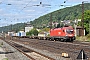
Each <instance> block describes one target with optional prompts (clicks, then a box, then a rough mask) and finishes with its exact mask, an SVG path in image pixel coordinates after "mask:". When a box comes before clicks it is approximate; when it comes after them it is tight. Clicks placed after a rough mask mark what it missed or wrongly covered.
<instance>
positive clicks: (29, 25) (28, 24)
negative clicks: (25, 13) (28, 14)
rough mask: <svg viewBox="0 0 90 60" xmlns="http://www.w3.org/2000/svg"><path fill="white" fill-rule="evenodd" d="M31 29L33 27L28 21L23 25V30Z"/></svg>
mask: <svg viewBox="0 0 90 60" xmlns="http://www.w3.org/2000/svg"><path fill="white" fill-rule="evenodd" d="M31 29H33V26H32V25H31V24H30V22H27V23H26V25H25V32H29V31H30V30H31Z"/></svg>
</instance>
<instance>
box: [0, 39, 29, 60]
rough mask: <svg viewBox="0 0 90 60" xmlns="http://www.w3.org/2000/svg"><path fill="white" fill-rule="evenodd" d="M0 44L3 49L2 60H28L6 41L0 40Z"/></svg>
mask: <svg viewBox="0 0 90 60" xmlns="http://www.w3.org/2000/svg"><path fill="white" fill-rule="evenodd" d="M2 43H3V44H2ZM0 44H2V46H1V48H2V49H3V53H2V54H3V55H4V56H5V57H3V60H30V59H29V58H27V57H26V56H25V55H23V54H22V53H20V52H18V51H17V50H16V49H14V48H13V47H11V46H10V45H8V44H7V43H6V42H4V41H2V40H0ZM0 56H1V54H0ZM0 60H2V59H1V57H0Z"/></svg>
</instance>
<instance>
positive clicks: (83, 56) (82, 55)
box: [77, 49, 88, 60]
mask: <svg viewBox="0 0 90 60" xmlns="http://www.w3.org/2000/svg"><path fill="white" fill-rule="evenodd" d="M77 59H82V60H83V59H88V57H87V55H86V54H85V52H84V50H83V49H82V50H81V51H80V53H79V55H78V57H77Z"/></svg>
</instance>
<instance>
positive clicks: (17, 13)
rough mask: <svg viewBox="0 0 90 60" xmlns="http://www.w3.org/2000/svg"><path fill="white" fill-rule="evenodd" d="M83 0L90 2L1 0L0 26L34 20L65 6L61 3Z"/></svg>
mask: <svg viewBox="0 0 90 60" xmlns="http://www.w3.org/2000/svg"><path fill="white" fill-rule="evenodd" d="M64 1H66V3H64ZM82 1H88V2H90V1H89V0H0V27H1V26H6V25H10V24H16V23H20V22H27V21H33V20H34V19H36V18H38V17H40V16H42V15H44V14H47V13H50V12H52V11H55V10H58V9H61V8H65V7H61V6H60V5H66V6H67V7H68V6H69V7H70V6H74V5H77V4H81V3H82ZM40 2H42V4H41V5H40ZM85 3H87V2H85ZM37 5H39V6H37Z"/></svg>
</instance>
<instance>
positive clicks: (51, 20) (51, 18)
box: [50, 13, 52, 30]
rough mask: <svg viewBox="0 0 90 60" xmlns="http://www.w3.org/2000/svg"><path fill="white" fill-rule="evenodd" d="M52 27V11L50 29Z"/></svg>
mask: <svg viewBox="0 0 90 60" xmlns="http://www.w3.org/2000/svg"><path fill="white" fill-rule="evenodd" d="M51 29H52V13H51V14H50V30H51Z"/></svg>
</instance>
